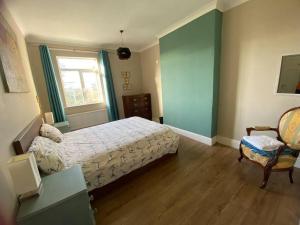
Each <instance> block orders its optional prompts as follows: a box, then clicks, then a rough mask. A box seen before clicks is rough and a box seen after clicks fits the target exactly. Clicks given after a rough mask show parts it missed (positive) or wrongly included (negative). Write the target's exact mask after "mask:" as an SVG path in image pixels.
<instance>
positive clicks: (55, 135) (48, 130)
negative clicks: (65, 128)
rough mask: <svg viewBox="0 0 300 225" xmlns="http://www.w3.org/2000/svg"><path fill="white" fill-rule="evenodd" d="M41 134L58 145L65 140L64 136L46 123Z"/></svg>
mask: <svg viewBox="0 0 300 225" xmlns="http://www.w3.org/2000/svg"><path fill="white" fill-rule="evenodd" d="M40 134H41V136H43V137H46V138H50V139H51V140H53V141H55V142H57V143H59V142H62V140H63V134H62V133H61V132H60V131H59V130H58V129H57V128H56V127H53V126H51V125H49V124H46V123H43V124H42V127H41V129H40Z"/></svg>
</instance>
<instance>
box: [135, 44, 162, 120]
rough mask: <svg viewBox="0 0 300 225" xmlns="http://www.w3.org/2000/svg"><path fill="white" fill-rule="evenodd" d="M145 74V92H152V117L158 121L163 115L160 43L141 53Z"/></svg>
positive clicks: (143, 73) (143, 72)
mask: <svg viewBox="0 0 300 225" xmlns="http://www.w3.org/2000/svg"><path fill="white" fill-rule="evenodd" d="M140 55H141V67H142V76H143V92H144V93H150V94H151V100H152V114H153V115H152V117H153V120H156V121H158V119H159V117H160V116H162V115H163V107H162V93H161V92H162V89H161V75H160V53H159V45H158V44H157V45H154V46H152V47H150V48H148V49H146V50H144V51H142V52H141V53H140Z"/></svg>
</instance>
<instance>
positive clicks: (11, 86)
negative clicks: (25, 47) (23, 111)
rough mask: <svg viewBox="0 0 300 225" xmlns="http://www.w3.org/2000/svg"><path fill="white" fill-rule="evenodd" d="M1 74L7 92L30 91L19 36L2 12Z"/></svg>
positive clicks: (0, 23)
mask: <svg viewBox="0 0 300 225" xmlns="http://www.w3.org/2000/svg"><path fill="white" fill-rule="evenodd" d="M0 75H1V78H2V81H3V85H4V87H5V91H6V92H28V91H29V89H28V84H27V80H26V76H25V70H24V65H23V62H22V58H21V54H20V50H19V47H18V43H17V38H16V35H15V33H14V32H13V30H12V29H11V27H10V26H9V25H8V23H7V22H6V20H5V19H4V18H3V16H2V15H1V14H0Z"/></svg>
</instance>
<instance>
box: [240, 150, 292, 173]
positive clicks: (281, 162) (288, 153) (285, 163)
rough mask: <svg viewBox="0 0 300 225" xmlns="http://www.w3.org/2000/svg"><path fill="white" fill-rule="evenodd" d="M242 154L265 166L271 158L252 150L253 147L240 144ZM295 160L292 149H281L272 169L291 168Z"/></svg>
mask: <svg viewBox="0 0 300 225" xmlns="http://www.w3.org/2000/svg"><path fill="white" fill-rule="evenodd" d="M241 147H242V150H243V153H244V155H245V156H246V157H247V158H248V159H250V160H252V161H254V162H257V163H259V164H260V165H261V166H263V167H265V166H266V165H267V163H268V161H269V160H270V159H271V157H268V156H265V155H262V154H259V153H257V151H254V150H253V149H251V148H249V147H247V146H245V145H243V144H242V145H241ZM296 160H297V156H296V154H294V153H293V150H291V149H286V150H284V151H283V153H282V154H281V155H280V156H279V157H278V161H277V163H276V164H275V165H274V166H273V167H272V169H273V170H276V169H289V168H292V167H293V166H294V164H295V162H296Z"/></svg>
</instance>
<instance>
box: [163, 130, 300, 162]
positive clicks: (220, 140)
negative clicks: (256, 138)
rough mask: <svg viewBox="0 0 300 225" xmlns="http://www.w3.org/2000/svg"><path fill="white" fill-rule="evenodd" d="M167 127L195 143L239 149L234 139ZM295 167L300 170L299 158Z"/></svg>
mask: <svg viewBox="0 0 300 225" xmlns="http://www.w3.org/2000/svg"><path fill="white" fill-rule="evenodd" d="M167 126H168V127H170V128H171V129H172V130H173V131H174V132H176V133H178V134H181V135H183V136H186V137H188V138H191V139H193V140H195V141H198V142H201V143H203V144H207V145H210V146H212V145H214V144H215V143H217V142H218V143H220V144H223V145H226V146H229V147H232V148H234V149H239V146H240V141H238V140H235V139H231V138H227V137H223V136H219V135H218V136H215V137H213V138H209V137H205V136H202V135H200V134H196V133H194V132H191V131H187V130H183V129H180V128H177V127H173V126H170V125H167ZM295 167H297V168H300V157H298V159H297V162H296V164H295Z"/></svg>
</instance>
